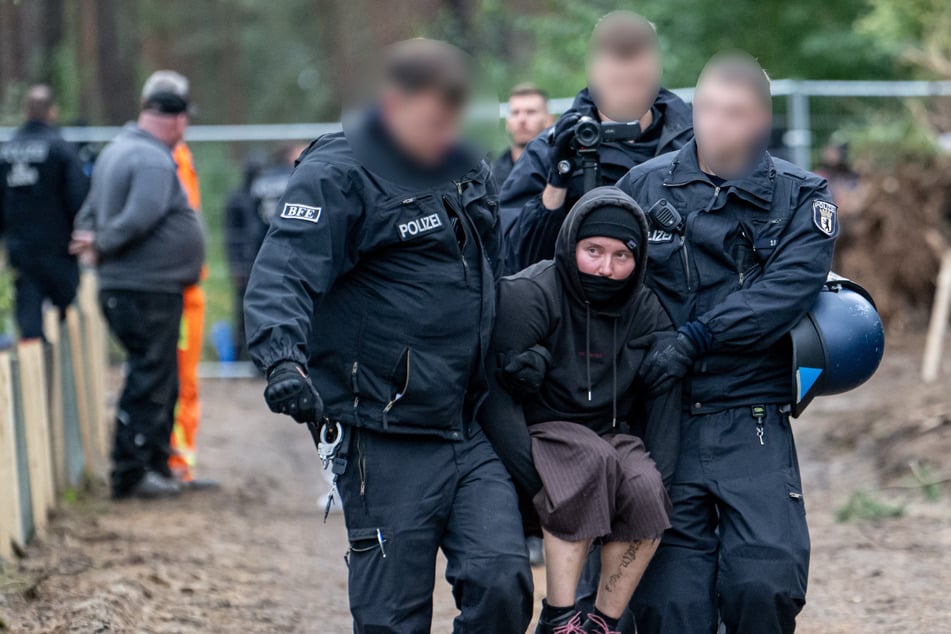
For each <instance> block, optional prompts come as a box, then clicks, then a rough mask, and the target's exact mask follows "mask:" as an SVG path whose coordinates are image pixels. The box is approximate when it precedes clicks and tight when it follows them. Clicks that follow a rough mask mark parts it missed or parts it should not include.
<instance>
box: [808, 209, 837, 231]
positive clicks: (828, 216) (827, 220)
mask: <svg viewBox="0 0 951 634" xmlns="http://www.w3.org/2000/svg"><path fill="white" fill-rule="evenodd" d="M838 210H839V208H838V207H836V206H835V205H833V204H832V203H830V202H826V201H824V200H814V201H812V221H813V222H814V223H815V224H816V227H817V228H818V229H819V231H821V232H822V233H824V234H826V235H827V236H834V235H835V234H836V233H837V232H838V231H839V216H838Z"/></svg>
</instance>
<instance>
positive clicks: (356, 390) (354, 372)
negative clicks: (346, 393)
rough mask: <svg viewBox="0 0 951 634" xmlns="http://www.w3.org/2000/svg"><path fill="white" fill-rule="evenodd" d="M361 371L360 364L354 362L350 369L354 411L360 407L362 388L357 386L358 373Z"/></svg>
mask: <svg viewBox="0 0 951 634" xmlns="http://www.w3.org/2000/svg"><path fill="white" fill-rule="evenodd" d="M359 369H360V362H359V361H354V362H353V366H352V367H351V368H350V389H352V390H353V409H357V406H358V405H360V386H359V385H358V384H357V372H358V371H359Z"/></svg>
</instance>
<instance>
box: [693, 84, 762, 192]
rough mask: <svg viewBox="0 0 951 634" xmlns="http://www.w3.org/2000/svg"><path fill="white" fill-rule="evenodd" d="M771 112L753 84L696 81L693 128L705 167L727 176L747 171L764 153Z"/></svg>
mask: <svg viewBox="0 0 951 634" xmlns="http://www.w3.org/2000/svg"><path fill="white" fill-rule="evenodd" d="M771 120H772V113H771V112H770V108H769V107H767V106H766V104H764V103H762V102H761V100H760V99H759V97H758V96H757V95H756V94H754V92H753V90H752V89H751V88H748V87H746V86H743V85H741V84H738V83H733V82H729V81H724V80H722V79H718V78H716V77H711V78H709V79H707V80H702V81H701V82H700V83H699V84H698V85H697V92H696V95H695V96H694V101H693V128H694V135H695V136H696V139H697V153H698V154H699V157H700V161H701V163H702V165H703V167H704V169H707V170H712V171H713V172H714V173H715V174H717V175H718V176H722V177H724V178H733V177H740V176H743V175H745V173H746V172H747V170H749V169H750V168H751V167H752V166H753V165H754V164H755V163H756V162H757V161H758V160H759V157H760V156H762V153H763V152H764V151H765V149H766V142H767V140H768V139H769V130H770V125H771Z"/></svg>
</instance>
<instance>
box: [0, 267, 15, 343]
mask: <svg viewBox="0 0 951 634" xmlns="http://www.w3.org/2000/svg"><path fill="white" fill-rule="evenodd" d="M13 308H14V304H13V270H12V269H11V268H10V266H9V265H5V266H4V267H3V270H0V333H4V334H8V335H11V336H12V335H13V334H14V332H13V331H14V326H13Z"/></svg>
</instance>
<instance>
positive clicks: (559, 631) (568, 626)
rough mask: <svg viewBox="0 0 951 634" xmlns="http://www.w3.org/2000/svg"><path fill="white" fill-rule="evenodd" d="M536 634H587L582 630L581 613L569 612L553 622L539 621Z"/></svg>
mask: <svg viewBox="0 0 951 634" xmlns="http://www.w3.org/2000/svg"><path fill="white" fill-rule="evenodd" d="M535 634H585V630H583V629H581V612H580V611H576V612H569V613H568V614H565V615H563V616H560V617H558V618H557V619H555V620H553V621H543V620H541V619H539V621H538V627H536V628H535Z"/></svg>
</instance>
